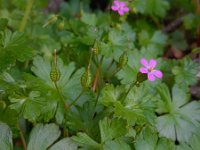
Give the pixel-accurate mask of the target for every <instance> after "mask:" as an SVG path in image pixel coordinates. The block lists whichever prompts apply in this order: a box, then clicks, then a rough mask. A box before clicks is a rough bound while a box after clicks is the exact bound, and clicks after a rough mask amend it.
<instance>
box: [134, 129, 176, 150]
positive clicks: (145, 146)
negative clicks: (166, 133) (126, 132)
mask: <svg viewBox="0 0 200 150" xmlns="http://www.w3.org/2000/svg"><path fill="white" fill-rule="evenodd" d="M135 148H136V150H175V144H174V142H173V141H170V140H169V139H166V138H158V135H157V133H156V131H155V130H153V129H151V128H150V127H145V128H143V129H142V131H141V132H140V133H139V134H138V135H137V136H136V142H135Z"/></svg>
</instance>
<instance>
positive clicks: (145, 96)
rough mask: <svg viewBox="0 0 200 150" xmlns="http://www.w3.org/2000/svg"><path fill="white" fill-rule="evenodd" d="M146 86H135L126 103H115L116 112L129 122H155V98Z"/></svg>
mask: <svg viewBox="0 0 200 150" xmlns="http://www.w3.org/2000/svg"><path fill="white" fill-rule="evenodd" d="M149 93H150V90H149V89H147V88H146V87H145V86H143V85H141V86H140V87H134V88H132V90H131V91H130V93H129V94H128V96H127V98H126V99H125V102H124V105H122V104H121V103H119V102H118V103H115V114H116V115H117V116H119V117H122V118H124V119H126V120H127V121H128V123H129V124H133V125H134V124H135V123H137V124H144V123H147V122H149V123H151V124H154V122H155V114H154V109H155V100H156V97H155V96H153V95H150V94H149Z"/></svg>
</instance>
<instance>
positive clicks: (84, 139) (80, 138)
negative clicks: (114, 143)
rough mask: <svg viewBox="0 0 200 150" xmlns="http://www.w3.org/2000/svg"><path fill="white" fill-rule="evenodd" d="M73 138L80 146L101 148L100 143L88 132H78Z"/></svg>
mask: <svg viewBox="0 0 200 150" xmlns="http://www.w3.org/2000/svg"><path fill="white" fill-rule="evenodd" d="M72 139H73V140H74V141H75V142H77V143H78V144H79V145H80V146H86V147H90V148H94V149H95V148H96V149H98V148H100V144H99V143H97V142H96V141H94V140H93V139H92V138H91V137H89V136H88V135H87V134H86V133H78V134H77V136H73V137H72Z"/></svg>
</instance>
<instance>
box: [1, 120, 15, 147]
mask: <svg viewBox="0 0 200 150" xmlns="http://www.w3.org/2000/svg"><path fill="white" fill-rule="evenodd" d="M0 145H1V146H0V150H13V142H12V131H11V129H10V128H9V126H7V125H6V124H4V123H1V122H0Z"/></svg>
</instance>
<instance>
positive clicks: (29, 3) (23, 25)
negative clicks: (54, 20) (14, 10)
mask: <svg viewBox="0 0 200 150" xmlns="http://www.w3.org/2000/svg"><path fill="white" fill-rule="evenodd" d="M33 1H34V0H28V3H27V5H26V11H25V14H24V17H23V19H22V21H21V24H20V27H19V31H20V32H23V31H24V29H25V27H26V24H27V21H28V18H29V15H30V12H31V8H32V6H33Z"/></svg>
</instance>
